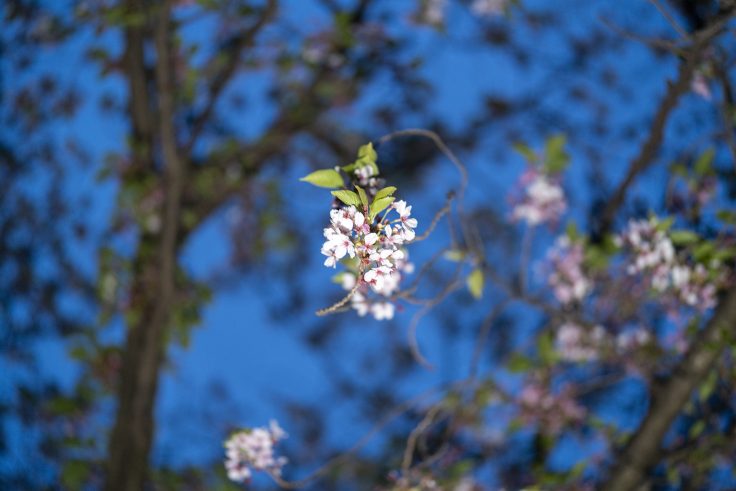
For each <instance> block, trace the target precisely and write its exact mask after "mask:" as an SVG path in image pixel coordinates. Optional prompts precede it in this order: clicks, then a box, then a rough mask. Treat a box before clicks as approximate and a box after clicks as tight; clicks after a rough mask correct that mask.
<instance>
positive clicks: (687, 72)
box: [594, 11, 733, 240]
mask: <svg viewBox="0 0 736 491" xmlns="http://www.w3.org/2000/svg"><path fill="white" fill-rule="evenodd" d="M732 15H733V11H729V12H727V13H726V14H724V15H723V16H721V17H720V18H719V20H717V21H715V22H714V23H713V24H711V25H710V26H708V27H706V28H705V29H703V30H701V31H700V32H698V33H697V34H696V35H695V36H693V38H694V41H693V43H692V45H691V46H690V47H689V48H687V49H686V50H685V55H684V59H683V60H682V61H681V62H680V66H679V69H678V71H677V77H676V78H675V81H674V82H669V83H668V84H667V92H666V93H665V96H664V98H663V99H662V102H661V103H660V105H659V108H658V109H657V113H656V115H655V116H654V121H653V122H652V126H651V128H650V130H649V135H648V137H647V139H646V140H645V141H644V144H643V145H642V146H641V149H640V150H639V154H638V155H637V156H636V157H635V158H634V160H633V161H632V162H631V165H630V166H629V170H628V171H627V172H626V176H625V177H624V180H623V181H622V182H621V183H620V184H619V185H618V187H617V188H616V191H615V192H614V193H613V196H612V197H611V199H610V200H609V201H608V203H607V205H606V207H605V208H604V210H603V213H602V214H601V218H600V220H599V221H598V223H597V224H596V226H595V227H594V232H595V233H594V236H595V237H596V238H597V239H599V240H600V239H602V237H603V236H604V235H605V234H606V233H608V232H609V231H610V230H611V228H612V226H613V222H614V220H615V218H616V214H617V213H618V210H619V209H620V208H621V206H623V204H624V201H625V200H626V194H627V193H628V190H629V187H630V186H631V184H632V183H633V182H634V180H635V179H636V178H637V177H638V176H639V175H640V174H642V173H643V172H644V171H646V170H647V169H649V167H651V166H652V165H653V164H654V162H655V160H656V158H657V154H658V152H659V148H660V147H661V145H662V141H663V139H664V131H665V128H666V126H667V122H668V120H669V117H670V114H671V113H672V111H673V110H674V109H675V108H676V107H677V103H678V102H679V100H680V97H681V96H682V95H683V94H685V93H687V92H688V91H689V90H690V83H691V81H692V78H693V74H694V72H695V69H696V68H697V66H698V63H700V61H701V59H702V57H703V52H704V50H705V48H706V47H707V46H708V44H709V43H710V42H711V41H712V40H713V39H714V38H715V37H716V36H718V35H719V34H720V33H721V32H722V30H723V29H724V27H725V26H726V24H727V22H728V20H729V19H730V18H731V16H732Z"/></svg>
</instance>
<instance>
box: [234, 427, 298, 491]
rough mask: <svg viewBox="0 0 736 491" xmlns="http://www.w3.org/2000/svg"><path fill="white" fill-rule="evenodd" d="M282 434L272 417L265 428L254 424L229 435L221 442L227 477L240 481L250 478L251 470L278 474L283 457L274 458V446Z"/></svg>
mask: <svg viewBox="0 0 736 491" xmlns="http://www.w3.org/2000/svg"><path fill="white" fill-rule="evenodd" d="M286 436H287V435H286V433H285V432H284V430H282V429H281V427H280V426H279V424H278V423H277V422H276V421H274V420H271V422H270V424H269V426H268V428H266V427H258V428H252V429H247V430H242V431H238V432H237V433H234V434H232V435H231V436H230V438H228V440H227V441H226V442H225V454H226V460H225V469H226V470H227V477H228V478H229V479H231V480H233V481H236V482H242V481H245V480H247V479H250V477H251V475H252V471H253V470H255V471H266V472H269V473H271V474H273V475H276V476H278V475H281V469H282V467H283V466H284V465H285V464H286V462H287V459H286V458H285V457H277V456H276V455H275V454H274V446H275V445H276V444H277V443H278V442H279V441H280V440H283V439H284V438H286Z"/></svg>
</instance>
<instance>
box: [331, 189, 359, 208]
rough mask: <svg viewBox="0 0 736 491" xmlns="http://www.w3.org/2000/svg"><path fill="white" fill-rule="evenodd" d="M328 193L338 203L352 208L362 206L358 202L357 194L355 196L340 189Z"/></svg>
mask: <svg viewBox="0 0 736 491" xmlns="http://www.w3.org/2000/svg"><path fill="white" fill-rule="evenodd" d="M330 192H331V193H332V196H334V197H335V198H337V199H339V200H340V201H342V202H343V203H345V204H346V205H352V206H355V207H360V206H362V204H361V202H360V197H359V196H358V195H357V194H355V193H354V192H352V191H348V190H346V189H341V190H339V191H330Z"/></svg>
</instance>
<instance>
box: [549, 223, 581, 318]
mask: <svg viewBox="0 0 736 491" xmlns="http://www.w3.org/2000/svg"><path fill="white" fill-rule="evenodd" d="M547 259H548V261H549V262H550V264H551V266H552V271H551V273H550V274H549V276H548V277H547V282H548V284H549V286H550V287H551V288H552V292H553V293H554V296H555V298H557V300H558V301H559V302H560V303H561V304H562V305H568V304H570V303H572V302H574V301H580V300H582V299H583V298H585V296H586V295H587V294H588V293H589V292H590V290H591V288H592V282H591V281H590V279H589V278H588V277H587V276H586V275H585V273H584V271H583V259H584V251H583V246H582V244H579V243H572V242H571V241H570V239H569V238H568V237H567V236H565V235H563V236H560V237H558V238H557V240H556V241H555V245H554V246H553V247H552V249H550V251H549V252H548V253H547Z"/></svg>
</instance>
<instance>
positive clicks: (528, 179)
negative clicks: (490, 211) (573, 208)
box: [511, 168, 567, 227]
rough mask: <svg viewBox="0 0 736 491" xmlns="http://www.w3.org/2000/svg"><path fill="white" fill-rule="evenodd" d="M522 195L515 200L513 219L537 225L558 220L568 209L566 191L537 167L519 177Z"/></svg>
mask: <svg viewBox="0 0 736 491" xmlns="http://www.w3.org/2000/svg"><path fill="white" fill-rule="evenodd" d="M519 186H520V187H521V189H522V196H521V197H519V198H517V199H515V200H514V205H513V206H514V208H513V210H512V212H511V220H512V221H515V222H518V221H523V222H526V223H527V225H529V226H532V227H533V226H536V225H540V224H542V223H547V222H553V223H554V222H557V221H558V220H559V219H560V217H561V216H562V214H563V213H565V211H566V210H567V201H566V200H565V193H564V192H563V191H562V188H561V187H560V185H559V184H558V183H556V182H555V181H554V180H552V178H550V177H549V176H547V175H544V174H542V173H541V172H539V171H538V170H537V169H533V168H532V169H529V170H527V171H526V172H525V173H524V174H522V176H521V178H520V179H519Z"/></svg>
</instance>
